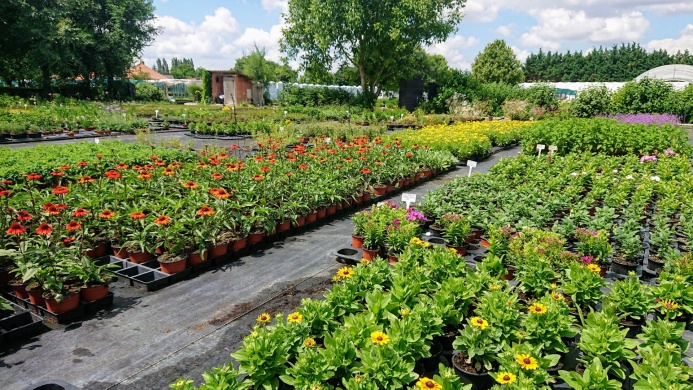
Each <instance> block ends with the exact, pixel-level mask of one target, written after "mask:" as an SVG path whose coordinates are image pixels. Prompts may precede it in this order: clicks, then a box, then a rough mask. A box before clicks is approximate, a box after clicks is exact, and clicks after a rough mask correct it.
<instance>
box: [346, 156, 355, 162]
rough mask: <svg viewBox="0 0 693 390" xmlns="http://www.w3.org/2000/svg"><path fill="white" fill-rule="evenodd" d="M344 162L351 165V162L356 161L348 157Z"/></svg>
mask: <svg viewBox="0 0 693 390" xmlns="http://www.w3.org/2000/svg"><path fill="white" fill-rule="evenodd" d="M344 161H345V162H348V163H350V162H352V161H354V159H353V158H351V157H347V158H345V159H344Z"/></svg>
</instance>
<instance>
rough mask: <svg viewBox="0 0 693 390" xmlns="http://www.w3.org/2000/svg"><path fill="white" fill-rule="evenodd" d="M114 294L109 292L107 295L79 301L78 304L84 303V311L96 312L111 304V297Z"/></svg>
mask: <svg viewBox="0 0 693 390" xmlns="http://www.w3.org/2000/svg"><path fill="white" fill-rule="evenodd" d="M114 296H115V294H113V293H112V292H109V293H108V295H107V296H105V297H103V298H101V299H97V300H95V301H92V302H84V301H79V304H80V305H84V311H86V312H87V313H96V312H97V311H99V310H101V309H104V308H107V307H111V306H113V297H114Z"/></svg>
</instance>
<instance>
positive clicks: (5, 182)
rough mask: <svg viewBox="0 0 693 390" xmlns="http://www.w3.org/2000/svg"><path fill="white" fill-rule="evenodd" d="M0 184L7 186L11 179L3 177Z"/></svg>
mask: <svg viewBox="0 0 693 390" xmlns="http://www.w3.org/2000/svg"><path fill="white" fill-rule="evenodd" d="M2 184H3V185H6V186H8V185H10V184H12V180H9V179H5V180H3V181H2Z"/></svg>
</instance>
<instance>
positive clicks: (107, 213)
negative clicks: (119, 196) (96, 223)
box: [99, 209, 115, 219]
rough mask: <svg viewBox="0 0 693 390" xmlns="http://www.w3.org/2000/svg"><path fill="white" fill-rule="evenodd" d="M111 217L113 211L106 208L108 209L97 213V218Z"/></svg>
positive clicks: (113, 214)
mask: <svg viewBox="0 0 693 390" xmlns="http://www.w3.org/2000/svg"><path fill="white" fill-rule="evenodd" d="M113 217H115V213H114V212H113V211H111V210H108V209H106V210H104V211H102V212H100V213H99V218H103V219H111V218H113Z"/></svg>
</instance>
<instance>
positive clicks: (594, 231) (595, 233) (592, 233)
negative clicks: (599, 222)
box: [589, 230, 599, 236]
mask: <svg viewBox="0 0 693 390" xmlns="http://www.w3.org/2000/svg"><path fill="white" fill-rule="evenodd" d="M589 233H590V234H591V235H593V236H596V235H597V234H599V233H598V232H597V231H596V230H590V232H589Z"/></svg>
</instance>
